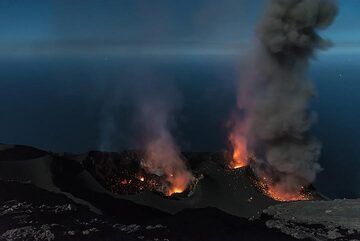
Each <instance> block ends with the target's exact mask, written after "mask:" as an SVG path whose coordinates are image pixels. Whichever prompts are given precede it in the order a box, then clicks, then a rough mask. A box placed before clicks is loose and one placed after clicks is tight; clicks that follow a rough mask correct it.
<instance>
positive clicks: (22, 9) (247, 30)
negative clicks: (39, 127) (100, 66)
mask: <svg viewBox="0 0 360 241" xmlns="http://www.w3.org/2000/svg"><path fill="white" fill-rule="evenodd" d="M264 2H265V1H264V0H258V1H254V0H224V1H221V2H219V1H218V0H192V1H177V0H154V1H149V0H106V1H103V0H87V1H73V0H62V1H49V0H38V1H26V0H2V1H1V2H0V54H1V53H4V52H7V53H11V51H12V50H18V49H19V48H20V49H22V50H24V48H25V49H27V50H29V49H30V50H31V51H35V52H36V51H49V50H51V51H56V50H58V51H62V50H64V49H67V50H69V49H70V50H71V51H73V50H77V49H82V50H85V51H92V50H94V48H95V50H96V51H104V49H103V47H106V50H108V51H110V52H111V50H114V48H121V49H122V50H124V49H125V50H127V52H130V53H131V51H133V50H136V49H137V48H135V49H134V48H131V46H134V45H135V46H137V47H139V46H140V47H141V46H147V47H149V46H150V47H154V46H156V47H157V50H159V51H161V50H162V49H167V50H168V49H172V50H174V49H179V51H178V52H179V53H181V52H182V51H186V50H189V49H192V50H196V49H209V48H210V49H213V48H216V49H221V50H226V49H233V48H234V47H235V48H237V47H238V46H242V45H244V44H246V43H249V42H250V41H251V39H252V33H253V30H254V26H255V24H256V21H257V19H258V17H259V16H261V11H262V9H263V5H264ZM339 5H340V15H339V17H338V19H337V21H336V23H335V24H334V25H333V26H332V27H331V29H329V30H326V32H325V33H324V35H325V36H326V37H329V38H330V39H332V40H333V41H334V42H335V44H337V45H347V46H352V48H353V47H354V46H357V45H360V30H359V27H358V26H360V15H359V14H358V10H359V9H360V1H359V0H339ZM96 47H97V48H99V47H101V49H100V50H99V49H96Z"/></svg>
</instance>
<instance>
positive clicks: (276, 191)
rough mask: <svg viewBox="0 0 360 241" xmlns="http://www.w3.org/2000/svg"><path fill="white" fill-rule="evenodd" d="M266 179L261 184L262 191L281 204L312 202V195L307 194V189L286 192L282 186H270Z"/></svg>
mask: <svg viewBox="0 0 360 241" xmlns="http://www.w3.org/2000/svg"><path fill="white" fill-rule="evenodd" d="M266 180H267V179H266V178H263V180H262V181H260V182H259V186H260V188H261V189H262V191H263V192H264V193H265V194H266V195H267V196H269V197H271V198H272V199H274V200H276V201H279V202H290V201H305V200H311V199H312V198H311V197H310V195H307V194H306V193H305V188H304V187H301V188H300V190H285V188H284V187H282V186H281V185H276V184H268V183H267V181H266Z"/></svg>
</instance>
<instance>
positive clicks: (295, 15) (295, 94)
mask: <svg viewBox="0 0 360 241" xmlns="http://www.w3.org/2000/svg"><path fill="white" fill-rule="evenodd" d="M337 12H338V9H337V4H336V3H335V2H334V1H332V0H271V1H269V5H268V8H267V9H266V12H265V14H264V17H263V19H262V21H261V23H260V25H259V28H258V40H259V46H258V48H257V50H256V51H254V53H253V54H252V59H251V61H249V62H251V64H252V66H250V68H249V69H250V71H249V72H248V73H247V75H248V76H247V77H246V78H245V79H243V80H242V82H241V84H240V89H239V94H238V107H239V110H241V111H242V112H244V115H245V117H244V118H243V119H242V120H241V122H240V123H239V122H236V125H234V128H233V130H232V133H231V135H230V141H231V143H232V144H233V147H234V153H236V152H237V151H238V149H239V148H238V146H237V145H236V143H239V142H240V143H243V144H242V145H241V146H240V149H242V148H246V150H247V151H246V152H243V151H240V152H241V153H247V152H249V153H254V154H255V155H256V159H255V160H254V162H252V163H251V164H252V166H253V168H254V170H255V172H256V174H257V175H258V176H259V177H260V179H261V180H266V181H265V184H266V186H267V189H268V193H269V195H271V196H273V197H274V198H275V199H278V200H296V199H303V198H302V196H301V195H300V194H301V190H302V189H303V187H304V186H308V185H309V184H310V183H312V182H313V181H314V180H315V177H316V173H317V172H318V171H320V170H321V167H320V165H319V164H318V162H317V161H318V159H319V156H320V149H321V145H320V143H319V142H318V141H316V140H315V139H314V138H312V137H310V136H309V129H310V126H311V124H312V122H313V121H314V119H315V115H314V114H313V113H310V112H309V109H308V105H309V101H310V99H311V98H312V96H313V95H314V92H315V91H314V88H313V85H312V82H311V81H310V80H309V79H308V78H307V70H308V66H309V62H310V60H311V57H312V56H313V54H314V52H315V51H316V50H317V49H325V48H327V47H329V46H330V43H329V42H328V41H326V40H324V39H322V38H321V37H320V36H319V35H318V33H317V30H321V29H324V28H326V27H328V26H329V25H330V24H331V23H332V22H333V20H334V18H335V16H336V14H337ZM239 126H242V128H239ZM234 137H235V138H234ZM245 140H246V141H245Z"/></svg>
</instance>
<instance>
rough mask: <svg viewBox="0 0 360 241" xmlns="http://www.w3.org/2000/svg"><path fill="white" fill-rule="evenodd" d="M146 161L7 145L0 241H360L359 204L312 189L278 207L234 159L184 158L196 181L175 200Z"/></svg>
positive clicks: (0, 185)
mask: <svg viewBox="0 0 360 241" xmlns="http://www.w3.org/2000/svg"><path fill="white" fill-rule="evenodd" d="M142 156H143V153H142V152H140V151H124V152H120V153H103V152H95V151H93V152H89V153H84V154H79V155H74V154H67V153H52V152H47V151H42V150H39V149H36V148H32V147H27V146H19V145H0V178H1V181H0V240H164V241H165V240H239V239H240V238H241V239H244V240H293V239H294V240H295V239H299V238H301V239H303V238H306V239H312V240H327V239H334V240H353V239H356V238H357V239H359V238H360V237H359V231H360V230H359V226H360V221H359V219H358V217H359V216H360V210H359V201H358V200H352V201H351V200H350V201H349V202H345V201H344V202H339V201H325V200H324V199H325V198H324V197H322V196H321V195H320V194H319V193H318V192H316V191H315V190H312V189H311V188H310V189H309V190H307V192H308V194H309V195H310V196H311V198H312V199H314V200H319V201H311V202H308V201H301V202H295V203H281V204H280V203H279V202H278V201H275V200H274V199H272V198H270V197H268V196H267V195H266V193H265V192H264V190H263V189H262V188H261V185H259V184H258V181H257V178H256V177H255V176H254V174H253V172H252V171H251V169H250V168H240V169H236V170H230V169H228V168H227V167H226V161H227V158H228V154H227V153H226V152H219V153H183V158H184V159H185V160H187V161H188V165H189V168H190V169H191V170H192V172H193V174H194V180H193V182H192V183H191V185H190V187H189V188H188V189H187V190H186V191H185V192H184V193H178V194H173V195H171V196H167V195H165V194H164V193H163V192H162V187H163V185H164V183H165V181H164V180H163V179H162V177H159V176H156V175H153V174H148V173H146V172H145V170H143V169H142V168H141V166H140V165H139V163H140V162H141V158H142ZM345 206H346V212H339V211H338V210H340V209H342V208H344V207H345ZM324 207H326V208H324ZM303 208H306V209H307V210H311V212H310V211H307V212H304V213H302V212H301V211H299V210H302V209H303ZM263 210H266V211H264V212H263ZM317 213H319V214H317ZM349 213H350V214H351V217H352V218H351V219H349V221H348V222H340V221H339V220H341V219H342V220H343V219H347V218H348V216H347V215H349ZM320 214H322V215H320ZM315 216H316V217H318V218H314V217H315ZM328 216H329V219H327V217H328ZM320 217H321V218H320ZM309 220H310V221H309ZM294 233H295V234H296V235H294Z"/></svg>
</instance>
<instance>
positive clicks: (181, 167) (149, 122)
mask: <svg viewBox="0 0 360 241" xmlns="http://www.w3.org/2000/svg"><path fill="white" fill-rule="evenodd" d="M159 96H161V94H158V95H157V97H156V96H155V95H153V96H151V97H150V98H148V99H146V100H143V101H142V103H141V105H140V122H141V123H140V124H141V127H142V128H141V129H142V136H143V139H144V143H143V146H144V147H145V158H144V159H143V160H142V162H141V165H142V166H143V167H144V168H145V170H147V171H148V172H150V173H153V174H156V175H158V176H165V178H166V180H167V182H168V187H167V190H165V194H166V195H171V194H173V193H178V192H183V191H184V190H185V189H186V188H187V186H188V185H189V183H190V182H191V180H192V174H191V172H190V171H189V170H188V168H187V166H186V163H185V161H184V160H183V158H182V157H181V151H180V148H179V146H178V145H177V144H176V143H175V140H174V138H173V136H172V134H171V132H170V125H171V122H172V117H173V114H174V112H175V110H176V107H177V106H176V104H174V102H176V101H174V99H176V95H172V97H170V96H168V98H161V97H160V98H159Z"/></svg>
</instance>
